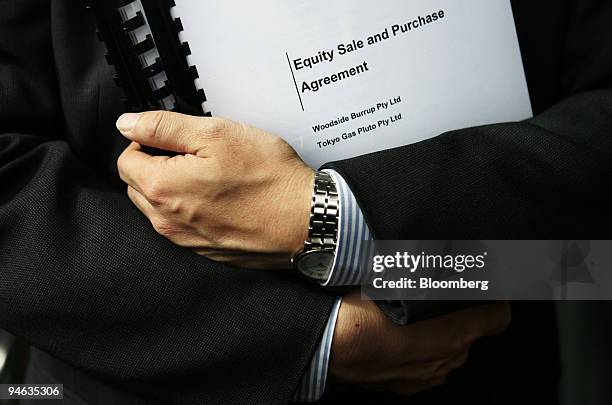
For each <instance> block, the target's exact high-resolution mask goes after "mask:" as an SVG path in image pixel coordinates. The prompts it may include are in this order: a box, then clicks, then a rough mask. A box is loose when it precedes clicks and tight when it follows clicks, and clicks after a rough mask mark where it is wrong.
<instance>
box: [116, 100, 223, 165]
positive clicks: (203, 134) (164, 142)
mask: <svg viewBox="0 0 612 405" xmlns="http://www.w3.org/2000/svg"><path fill="white" fill-rule="evenodd" d="M209 120H213V121H218V119H214V118H204V117H194V116H190V115H183V114H178V113H174V112H169V111H149V112H143V113H138V114H134V113H128V114H123V115H122V116H121V117H119V119H118V120H117V129H118V130H119V131H120V132H121V133H122V134H123V136H125V137H126V138H128V139H129V140H131V141H133V142H136V143H138V144H141V145H146V146H149V147H152V148H157V149H162V150H167V151H171V152H178V153H186V154H194V155H195V154H197V153H198V152H199V151H200V150H201V149H202V148H204V146H205V145H206V138H207V134H209V133H210V132H211V131H212V130H214V129H216V128H218V124H216V123H213V122H212V121H209Z"/></svg>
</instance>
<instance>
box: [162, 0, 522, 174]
mask: <svg viewBox="0 0 612 405" xmlns="http://www.w3.org/2000/svg"><path fill="white" fill-rule="evenodd" d="M172 14H173V16H174V17H177V18H180V19H181V22H182V25H183V28H184V31H183V32H181V33H180V38H181V40H182V41H185V42H188V43H189V47H190V49H191V55H190V56H189V57H188V62H189V63H190V64H191V65H195V66H196V67H197V70H198V73H199V78H198V79H197V80H196V85H197V87H198V88H201V89H204V91H205V93H206V96H207V99H208V101H207V102H206V103H205V104H204V108H205V111H208V112H211V113H212V114H213V115H214V116H220V117H225V118H229V119H232V120H235V121H239V122H242V123H245V124H249V125H253V126H256V127H259V128H262V129H265V130H268V131H270V132H272V133H275V134H277V135H279V136H281V137H282V138H284V139H285V140H286V141H287V142H288V143H290V144H291V145H292V146H293V147H294V148H295V149H296V151H297V152H298V153H299V154H300V156H301V157H302V158H303V159H304V160H305V161H306V162H307V163H308V164H310V165H311V166H312V167H315V168H316V167H318V166H320V165H321V164H323V163H325V162H329V161H335V160H340V159H345V158H350V157H354V156H358V155H363V154H367V153H371V152H376V151H380V150H385V149H390V148H395V147H399V146H403V145H407V144H411V143H415V142H419V141H422V140H425V139H428V138H431V137H434V136H437V135H439V134H442V133H444V132H446V131H449V130H454V129H460V128H465V127H470V126H477V125H483V124H490V123H498V122H507V121H517V120H523V119H526V118H529V117H530V116H531V115H532V110H531V104H530V100H529V93H528V89H527V84H526V80H525V74H524V70H523V64H522V60H521V53H520V49H519V44H518V39H517V34H516V28H515V25H514V18H513V14H512V9H511V5H510V1H509V0H381V1H378V2H373V1H370V0H333V1H330V0H291V1H288V0H285V1H282V0H258V1H252V0H228V1H202V0H176V6H175V7H174V8H173V9H172Z"/></svg>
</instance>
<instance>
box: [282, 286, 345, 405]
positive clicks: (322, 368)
mask: <svg viewBox="0 0 612 405" xmlns="http://www.w3.org/2000/svg"><path fill="white" fill-rule="evenodd" d="M341 301H342V300H341V299H340V298H338V299H337V300H336V302H335V303H334V306H333V308H332V311H331V315H330V317H329V321H328V322H327V326H326V327H325V330H324V331H323V337H322V338H321V343H319V347H318V348H317V350H316V351H315V353H314V356H313V357H312V360H311V361H310V365H309V367H308V368H307V369H306V373H304V376H303V377H302V381H301V383H300V385H299V387H298V389H297V391H296V393H295V395H294V396H293V401H295V402H316V401H318V400H319V399H321V397H322V396H323V393H324V392H325V386H326V384H327V369H328V366H329V357H330V354H331V346H332V339H333V337H334V330H335V328H336V319H338V310H339V309H340V303H341Z"/></svg>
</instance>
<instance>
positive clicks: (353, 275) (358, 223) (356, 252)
mask: <svg viewBox="0 0 612 405" xmlns="http://www.w3.org/2000/svg"><path fill="white" fill-rule="evenodd" d="M325 172H327V173H329V174H330V175H331V176H332V178H333V180H334V182H335V183H336V188H337V189H338V196H339V200H340V216H339V223H338V247H337V250H336V257H335V259H334V264H333V266H332V270H331V273H330V275H329V279H328V280H327V281H326V282H324V283H323V284H322V285H323V286H324V287H336V286H355V285H360V284H361V283H362V281H363V279H364V276H365V274H364V271H362V269H361V265H360V263H361V259H362V255H363V254H368V255H370V254H371V252H364V246H362V245H363V241H369V240H373V237H372V233H371V232H370V228H368V225H367V224H366V221H365V217H364V216H363V213H362V212H361V209H360V208H359V204H358V203H357V199H356V198H355V196H354V195H353V192H352V191H351V189H350V188H349V186H348V184H347V183H346V181H345V180H344V178H342V176H340V175H339V174H338V173H336V172H335V171H333V170H325ZM371 248H372V249H373V247H371Z"/></svg>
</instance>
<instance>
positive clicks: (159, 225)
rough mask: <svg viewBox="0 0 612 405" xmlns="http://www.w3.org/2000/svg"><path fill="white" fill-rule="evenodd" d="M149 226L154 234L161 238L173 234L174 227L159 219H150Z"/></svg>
mask: <svg viewBox="0 0 612 405" xmlns="http://www.w3.org/2000/svg"><path fill="white" fill-rule="evenodd" d="M151 225H152V226H153V229H155V232H157V233H158V234H160V235H162V236H170V235H173V234H174V233H175V227H174V226H172V224H170V223H169V222H168V221H166V220H165V219H163V218H161V217H156V218H152V219H151Z"/></svg>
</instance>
